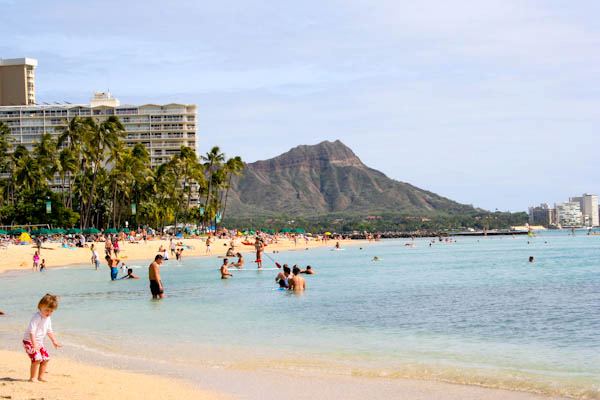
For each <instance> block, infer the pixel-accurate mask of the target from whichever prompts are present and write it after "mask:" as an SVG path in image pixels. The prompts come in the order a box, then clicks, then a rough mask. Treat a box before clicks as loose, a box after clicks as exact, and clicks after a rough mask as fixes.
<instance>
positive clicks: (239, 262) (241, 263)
mask: <svg viewBox="0 0 600 400" xmlns="http://www.w3.org/2000/svg"><path fill="white" fill-rule="evenodd" d="M236 257H237V258H238V260H237V262H235V263H234V264H233V266H234V267H236V268H237V269H242V268H244V256H242V253H237V254H236Z"/></svg>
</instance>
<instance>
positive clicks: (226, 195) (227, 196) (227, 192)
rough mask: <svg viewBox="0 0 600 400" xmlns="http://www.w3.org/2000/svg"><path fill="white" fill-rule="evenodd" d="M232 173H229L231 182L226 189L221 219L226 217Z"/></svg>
mask: <svg viewBox="0 0 600 400" xmlns="http://www.w3.org/2000/svg"><path fill="white" fill-rule="evenodd" d="M231 178H232V174H230V175H229V183H227V189H226V190H225V202H224V203H223V214H221V221H223V220H224V219H225V210H227V199H228V198H229V188H230V187H231Z"/></svg>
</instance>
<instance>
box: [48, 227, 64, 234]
mask: <svg viewBox="0 0 600 400" xmlns="http://www.w3.org/2000/svg"><path fill="white" fill-rule="evenodd" d="M65 233H67V231H66V230H64V229H62V228H54V229H50V234H54V235H64V234H65Z"/></svg>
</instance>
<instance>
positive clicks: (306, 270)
mask: <svg viewBox="0 0 600 400" xmlns="http://www.w3.org/2000/svg"><path fill="white" fill-rule="evenodd" d="M300 273H301V274H306V275H314V273H315V271H314V270H313V269H312V267H311V266H310V265H307V266H306V269H305V270H304V271H300Z"/></svg>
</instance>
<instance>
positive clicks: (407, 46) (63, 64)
mask: <svg viewBox="0 0 600 400" xmlns="http://www.w3.org/2000/svg"><path fill="white" fill-rule="evenodd" d="M598 15H600V2H598V1H595V0H580V1H575V2H574V1H558V0H556V1H555V0H545V1H530V0H515V1H513V0H486V1H472V0H470V1H467V0H456V1H451V0H438V1H433V0H420V1H418V2H417V1H402V0H389V1H388V0H340V1H337V0H319V1H313V0H304V1H302V2H292V1H281V0H279V1H266V0H265V1H258V0H246V1H236V0H222V1H219V2H208V1H192V0H188V1H183V0H170V1H168V2H165V1H164V0H162V1H155V0H144V1H113V0H103V1H92V0H86V1H80V0H73V1H67V0H54V1H51V2H49V1H41V0H40V1H28V0H0V38H1V39H0V58H16V57H32V58H36V59H37V60H38V67H37V70H36V96H37V101H38V102H44V101H46V102H53V101H69V102H72V103H75V102H88V101H89V98H90V97H91V94H92V93H93V92H94V91H96V90H110V91H111V92H112V93H113V95H114V96H115V97H117V98H118V99H119V100H121V103H122V104H124V103H125V104H137V103H142V104H143V103H150V102H153V103H156V102H158V103H170V102H185V103H194V104H197V105H198V140H199V144H198V146H199V150H200V151H201V152H206V151H208V150H209V149H210V148H211V147H212V146H214V145H218V146H220V147H221V149H222V150H223V151H224V152H225V153H226V154H227V155H228V156H234V155H240V156H241V157H242V158H243V159H244V160H245V161H248V162H251V161H256V160H261V159H267V158H271V157H274V156H276V155H278V154H281V153H283V152H285V151H287V150H289V149H290V148H292V147H294V146H297V145H300V144H316V143H319V142H321V141H323V140H336V139H340V140H341V141H342V142H344V143H345V144H346V145H348V146H349V147H350V148H352V149H353V150H354V152H355V153H356V154H357V155H358V156H359V157H360V158H361V159H362V161H363V162H364V163H365V164H367V165H368V166H370V167H372V168H375V169H378V170H380V171H382V172H383V173H385V174H386V175H388V176H389V177H391V178H394V179H397V180H400V181H404V182H409V183H411V184H413V185H415V186H418V187H421V188H424V189H427V190H430V191H433V192H436V193H438V194H440V195H443V196H445V197H448V198H451V199H453V200H456V201H459V202H461V203H466V204H473V205H474V206H476V207H482V208H485V209H489V210H495V209H499V210H501V211H506V210H510V211H522V210H526V209H527V207H528V206H530V205H533V204H538V203H540V202H547V203H550V204H553V203H554V202H561V201H566V200H567V199H568V197H569V196H576V195H580V194H581V193H584V192H587V193H594V194H599V192H600V172H598V171H597V170H596V164H597V160H598V159H599V157H598V149H599V141H598V140H597V134H598V130H599V128H600V51H599V46H600V24H598V23H597V16H598Z"/></svg>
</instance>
